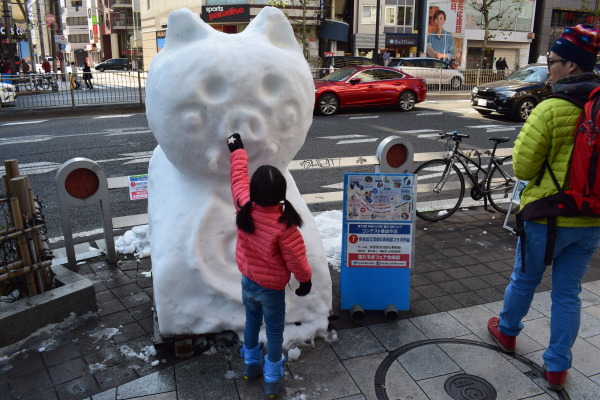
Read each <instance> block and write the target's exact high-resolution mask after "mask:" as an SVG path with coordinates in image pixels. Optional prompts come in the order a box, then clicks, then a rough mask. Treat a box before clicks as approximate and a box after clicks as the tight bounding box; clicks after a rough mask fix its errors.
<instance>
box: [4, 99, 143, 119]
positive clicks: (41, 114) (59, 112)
mask: <svg viewBox="0 0 600 400" xmlns="http://www.w3.org/2000/svg"><path fill="white" fill-rule="evenodd" d="M145 112H146V104H145V103H142V104H140V103H125V104H123V103H115V104H101V105H97V104H93V105H89V106H76V107H73V106H68V107H46V108H39V109H38V108H25V109H14V110H13V109H10V107H2V108H1V109H0V121H6V122H10V121H22V120H27V119H32V118H57V117H75V116H81V115H82V114H84V115H90V116H93V115H119V114H131V113H145Z"/></svg>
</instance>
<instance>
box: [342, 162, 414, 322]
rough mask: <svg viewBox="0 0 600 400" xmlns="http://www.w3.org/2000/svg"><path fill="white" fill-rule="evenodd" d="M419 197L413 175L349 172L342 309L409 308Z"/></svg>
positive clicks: (344, 209) (345, 194) (345, 200)
mask: <svg viewBox="0 0 600 400" xmlns="http://www.w3.org/2000/svg"><path fill="white" fill-rule="evenodd" d="M415 193H416V187H415V175H413V174H394V173H389V174H388V173H372V174H366V173H361V174H350V173H346V174H344V205H343V213H344V218H343V230H342V232H343V233H342V265H341V270H340V293H341V297H342V309H343V310H349V309H351V308H352V307H353V306H356V305H359V306H360V307H362V308H364V309H365V310H383V309H384V308H385V307H387V306H389V305H394V306H395V307H396V308H397V309H398V310H408V308H409V293H410V268H412V266H413V262H414V261H413V259H414V257H413V254H414V237H415V230H414V228H415V221H414V219H415V215H416V214H415V205H416V199H415Z"/></svg>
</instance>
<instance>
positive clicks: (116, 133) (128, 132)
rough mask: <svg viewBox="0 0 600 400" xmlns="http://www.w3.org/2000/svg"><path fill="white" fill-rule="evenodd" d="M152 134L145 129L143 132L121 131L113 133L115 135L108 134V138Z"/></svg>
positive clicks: (149, 130)
mask: <svg viewBox="0 0 600 400" xmlns="http://www.w3.org/2000/svg"><path fill="white" fill-rule="evenodd" d="M150 132H152V130H151V129H143V130H139V131H133V130H132V131H125V130H122V131H119V132H113V133H108V134H106V136H123V135H137V134H139V133H150Z"/></svg>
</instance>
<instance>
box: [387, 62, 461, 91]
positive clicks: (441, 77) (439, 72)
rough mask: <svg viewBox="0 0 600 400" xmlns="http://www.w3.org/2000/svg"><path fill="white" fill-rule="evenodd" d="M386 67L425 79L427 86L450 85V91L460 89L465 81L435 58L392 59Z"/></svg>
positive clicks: (452, 69) (457, 71)
mask: <svg viewBox="0 0 600 400" xmlns="http://www.w3.org/2000/svg"><path fill="white" fill-rule="evenodd" d="M388 67H392V68H397V69H399V70H402V71H404V72H406V73H407V74H409V75H412V76H418V77H421V78H425V81H426V82H427V84H433V85H450V87H451V88H452V89H458V88H460V87H461V85H462V84H463V83H464V81H465V77H464V76H463V74H462V73H461V72H460V71H459V70H457V69H454V68H452V67H450V65H449V64H447V63H445V62H444V61H440V60H436V59H435V58H428V57H403V58H392V59H391V60H390V63H389V64H388Z"/></svg>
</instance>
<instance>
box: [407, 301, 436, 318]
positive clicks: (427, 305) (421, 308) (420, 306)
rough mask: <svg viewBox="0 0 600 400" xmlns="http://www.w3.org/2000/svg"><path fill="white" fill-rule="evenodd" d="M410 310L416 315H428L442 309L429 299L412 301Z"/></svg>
mask: <svg viewBox="0 0 600 400" xmlns="http://www.w3.org/2000/svg"><path fill="white" fill-rule="evenodd" d="M410 310H411V311H412V312H413V314H414V315H428V314H433V313H437V312H439V311H440V310H439V309H438V308H437V307H435V306H434V305H433V304H431V302H430V301H429V300H427V299H423V300H416V301H413V302H411V304H410Z"/></svg>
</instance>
